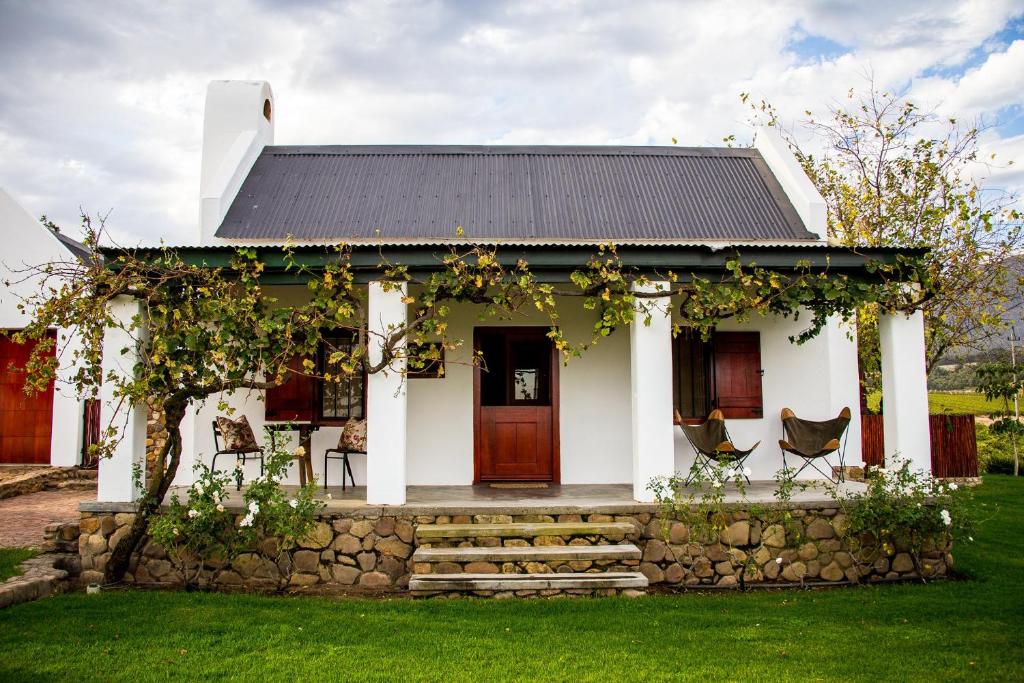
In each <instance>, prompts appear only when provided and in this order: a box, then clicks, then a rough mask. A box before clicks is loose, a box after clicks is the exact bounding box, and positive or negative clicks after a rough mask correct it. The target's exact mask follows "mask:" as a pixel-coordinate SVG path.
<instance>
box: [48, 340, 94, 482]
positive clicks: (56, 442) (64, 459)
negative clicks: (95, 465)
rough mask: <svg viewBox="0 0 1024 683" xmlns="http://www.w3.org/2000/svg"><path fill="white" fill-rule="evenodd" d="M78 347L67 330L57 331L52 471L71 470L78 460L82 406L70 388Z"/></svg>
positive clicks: (51, 453)
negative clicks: (68, 468) (56, 468)
mask: <svg viewBox="0 0 1024 683" xmlns="http://www.w3.org/2000/svg"><path fill="white" fill-rule="evenodd" d="M80 346H81V343H80V341H79V340H78V338H77V337H75V336H72V335H71V333H70V332H69V331H68V330H66V329H64V328H61V329H59V330H57V354H58V356H57V357H58V362H59V364H60V365H59V367H58V368H57V377H56V381H55V382H54V385H53V422H52V427H51V429H52V432H51V434H50V464H51V465H53V466H54V467H74V466H75V465H78V464H79V463H80V462H81V460H82V442H83V438H82V437H83V436H84V427H85V425H84V424H83V423H84V418H85V402H84V401H82V400H81V399H80V398H79V397H78V395H77V392H76V389H75V386H74V377H75V371H76V367H75V366H74V365H73V364H72V363H71V359H72V358H73V357H74V354H75V351H76V350H78V348H79V347H80Z"/></svg>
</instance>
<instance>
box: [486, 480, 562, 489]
mask: <svg viewBox="0 0 1024 683" xmlns="http://www.w3.org/2000/svg"><path fill="white" fill-rule="evenodd" d="M488 486H490V487H491V488H492V489H546V488H547V487H548V485H547V484H546V483H544V482H542V481H522V482H508V483H503V484H488Z"/></svg>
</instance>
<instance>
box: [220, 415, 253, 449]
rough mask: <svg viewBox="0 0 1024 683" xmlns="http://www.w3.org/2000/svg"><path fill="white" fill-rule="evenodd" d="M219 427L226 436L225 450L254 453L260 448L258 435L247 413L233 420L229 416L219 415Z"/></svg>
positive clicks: (222, 434)
mask: <svg viewBox="0 0 1024 683" xmlns="http://www.w3.org/2000/svg"><path fill="white" fill-rule="evenodd" d="M217 428H218V429H220V433H221V436H223V437H224V450H226V451H238V452H240V453H253V452H255V451H258V450H259V449H260V447H259V444H257V443H256V435H254V434H253V433H252V427H250V426H249V420H248V419H246V417H245V415H243V416H242V417H240V418H238V419H237V420H232V419H230V418H227V417H220V416H218V417H217Z"/></svg>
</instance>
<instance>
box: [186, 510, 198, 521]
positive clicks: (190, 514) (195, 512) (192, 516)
mask: <svg viewBox="0 0 1024 683" xmlns="http://www.w3.org/2000/svg"><path fill="white" fill-rule="evenodd" d="M198 516H199V510H189V511H188V517H189V519H195V518H196V517H198Z"/></svg>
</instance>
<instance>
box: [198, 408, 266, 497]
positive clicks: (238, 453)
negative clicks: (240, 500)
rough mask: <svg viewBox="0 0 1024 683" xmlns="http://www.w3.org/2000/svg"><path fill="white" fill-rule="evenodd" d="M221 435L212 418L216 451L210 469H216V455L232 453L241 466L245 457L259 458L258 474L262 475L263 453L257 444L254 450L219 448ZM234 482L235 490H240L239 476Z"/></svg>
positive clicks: (243, 464)
mask: <svg viewBox="0 0 1024 683" xmlns="http://www.w3.org/2000/svg"><path fill="white" fill-rule="evenodd" d="M223 437H224V434H223V433H222V432H221V430H220V425H218V424H217V421H216V420H214V421H213V446H214V448H215V449H216V452H215V453H214V454H213V463H212V464H211V466H210V469H212V470H213V471H217V456H218V455H233V456H235V461H236V462H237V461H238V460H241V461H242V466H243V467H244V466H245V462H246V459H247V458H250V457H251V458H252V459H253V460H259V461H260V476H261V477H262V476H263V455H264V453H263V449H262V448H260V447H258V446H257V448H256V450H252V449H231V448H221V447H220V442H221V439H222V438H223ZM235 483H236V487H235V488H236V490H238V491H241V490H242V480H241V478H240V477H239V478H238V479H237V480H236V482H235Z"/></svg>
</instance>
